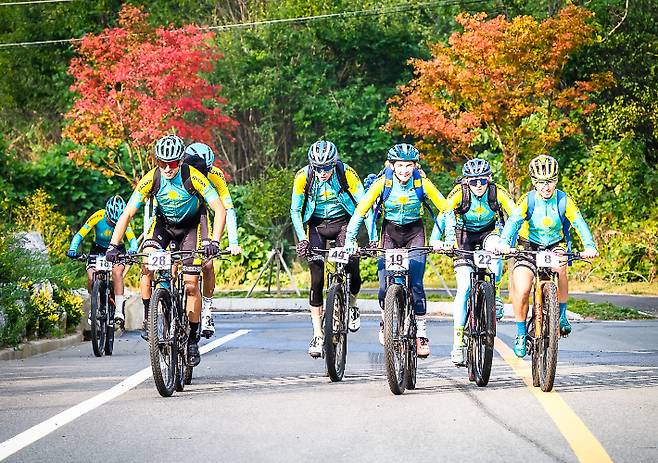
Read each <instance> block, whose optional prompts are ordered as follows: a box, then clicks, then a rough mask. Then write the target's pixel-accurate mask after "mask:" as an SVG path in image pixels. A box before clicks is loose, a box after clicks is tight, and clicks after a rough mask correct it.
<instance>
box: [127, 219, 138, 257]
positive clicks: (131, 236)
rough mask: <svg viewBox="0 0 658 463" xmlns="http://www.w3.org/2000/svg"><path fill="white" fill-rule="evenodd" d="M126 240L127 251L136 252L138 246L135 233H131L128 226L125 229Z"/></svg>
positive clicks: (130, 228) (131, 230)
mask: <svg viewBox="0 0 658 463" xmlns="http://www.w3.org/2000/svg"><path fill="white" fill-rule="evenodd" d="M126 239H128V246H129V249H130V250H131V251H135V252H137V249H138V248H139V244H138V243H137V237H136V236H135V232H134V231H133V229H132V227H131V226H130V225H128V228H127V229H126Z"/></svg>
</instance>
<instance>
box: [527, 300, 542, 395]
mask: <svg viewBox="0 0 658 463" xmlns="http://www.w3.org/2000/svg"><path fill="white" fill-rule="evenodd" d="M535 310H536V306H535V304H533V306H532V315H531V316H530V319H529V320H528V321H527V322H526V329H527V333H528V339H529V340H530V341H527V342H526V346H528V348H529V352H530V359H531V362H530V364H531V372H532V385H533V386H534V387H539V382H540V380H539V354H538V352H539V350H538V349H537V342H536V339H537V335H536V333H535V331H536V330H535V317H536V314H535Z"/></svg>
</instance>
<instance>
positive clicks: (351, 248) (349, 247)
mask: <svg viewBox="0 0 658 463" xmlns="http://www.w3.org/2000/svg"><path fill="white" fill-rule="evenodd" d="M357 249H358V246H357V244H356V241H348V242H347V243H345V247H344V248H343V250H344V251H345V252H346V253H347V254H349V255H352V254H356V250H357Z"/></svg>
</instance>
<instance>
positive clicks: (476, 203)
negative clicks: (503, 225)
mask: <svg viewBox="0 0 658 463" xmlns="http://www.w3.org/2000/svg"><path fill="white" fill-rule="evenodd" d="M489 188H491V186H488V187H487V189H486V190H485V192H484V194H483V195H482V196H481V197H477V196H476V195H475V194H473V192H472V191H470V188H469V189H468V193H469V194H470V207H469V209H468V211H466V212H465V213H464V214H457V217H456V221H457V222H456V223H457V227H460V228H463V229H464V230H466V231H472V232H479V231H481V230H483V229H485V228H486V227H488V226H491V223H492V222H493V221H494V220H496V213H495V212H494V211H493V210H492V209H491V206H490V205H489V201H488V199H487V198H488V196H489ZM462 194H463V191H462V186H461V185H456V186H455V187H454V188H453V189H452V191H451V192H450V194H449V195H448V198H447V201H448V204H449V207H450V209H451V210H455V209H458V208H459V206H460V204H461V202H462ZM496 200H497V201H498V204H499V205H500V208H502V210H503V211H505V213H506V214H507V215H508V216H511V215H513V214H514V209H515V207H516V206H515V205H514V200H513V199H512V197H511V196H510V195H509V193H507V191H506V190H505V189H504V188H503V187H501V186H500V185H496Z"/></svg>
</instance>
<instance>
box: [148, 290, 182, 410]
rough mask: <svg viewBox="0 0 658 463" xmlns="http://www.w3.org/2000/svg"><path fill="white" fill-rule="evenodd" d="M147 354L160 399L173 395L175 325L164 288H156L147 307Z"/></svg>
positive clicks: (169, 301) (175, 358)
mask: <svg viewBox="0 0 658 463" xmlns="http://www.w3.org/2000/svg"><path fill="white" fill-rule="evenodd" d="M148 329H149V354H150V357H151V369H152V370H153V381H154V382H155V387H156V388H157V389H158V392H159V393H160V395H161V396H162V397H169V396H171V395H172V394H173V393H174V386H175V385H174V382H175V375H176V360H177V355H176V354H177V352H176V350H177V349H176V348H177V346H176V344H177V339H176V335H177V333H176V331H177V330H176V324H175V321H174V314H173V310H172V306H171V297H170V295H169V292H168V291H167V290H166V289H164V288H156V289H155V291H154V292H153V295H152V296H151V305H150V307H149V326H148Z"/></svg>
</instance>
